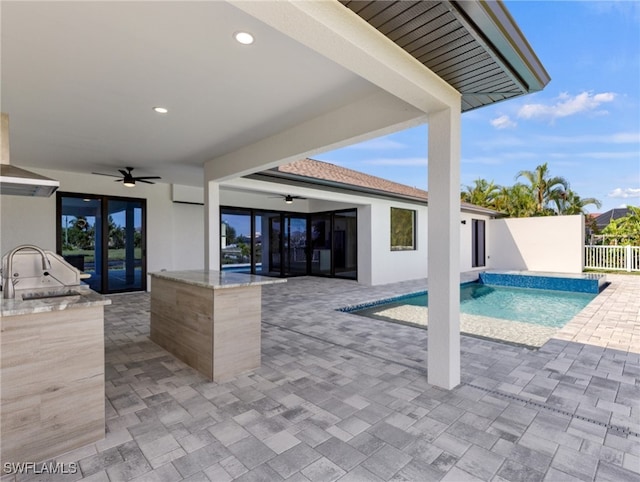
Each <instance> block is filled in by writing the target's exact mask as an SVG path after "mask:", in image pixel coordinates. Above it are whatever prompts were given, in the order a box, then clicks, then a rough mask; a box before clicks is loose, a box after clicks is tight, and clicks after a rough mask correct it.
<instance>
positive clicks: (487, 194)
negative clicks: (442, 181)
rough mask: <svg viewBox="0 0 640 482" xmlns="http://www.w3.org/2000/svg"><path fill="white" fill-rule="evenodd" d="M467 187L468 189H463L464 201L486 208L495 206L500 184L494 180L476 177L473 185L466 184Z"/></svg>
mask: <svg viewBox="0 0 640 482" xmlns="http://www.w3.org/2000/svg"><path fill="white" fill-rule="evenodd" d="M465 188H466V191H463V192H462V196H461V198H462V200H463V201H464V202H468V203H471V204H475V205H476V206H482V207H485V208H494V206H495V198H496V195H497V194H498V192H500V186H496V185H495V184H494V183H493V181H487V180H486V179H476V180H475V181H473V186H465Z"/></svg>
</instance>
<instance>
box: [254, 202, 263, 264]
mask: <svg viewBox="0 0 640 482" xmlns="http://www.w3.org/2000/svg"><path fill="white" fill-rule="evenodd" d="M252 241H253V266H254V273H257V274H261V273H262V272H263V271H262V248H263V246H262V216H261V215H254V216H253V240H252Z"/></svg>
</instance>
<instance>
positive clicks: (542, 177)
mask: <svg viewBox="0 0 640 482" xmlns="http://www.w3.org/2000/svg"><path fill="white" fill-rule="evenodd" d="M521 177H524V178H525V179H526V180H527V181H529V184H530V187H531V190H532V192H533V195H534V198H535V201H536V215H538V216H544V215H548V214H552V213H553V211H552V210H551V208H550V207H549V205H550V204H551V203H552V202H553V201H554V200H555V199H558V198H559V197H561V196H563V195H564V193H565V191H566V190H567V189H569V182H568V181H567V180H566V179H565V178H563V177H560V176H555V177H551V176H550V174H549V167H548V166H547V163H546V162H545V163H544V164H541V165H539V166H537V167H536V170H535V171H520V172H519V173H518V174H517V175H516V180H517V179H519V178H521Z"/></svg>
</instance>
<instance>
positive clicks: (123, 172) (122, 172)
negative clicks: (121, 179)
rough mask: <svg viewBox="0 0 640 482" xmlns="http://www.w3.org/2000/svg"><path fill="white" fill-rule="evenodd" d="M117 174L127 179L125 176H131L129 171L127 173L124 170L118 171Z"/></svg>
mask: <svg viewBox="0 0 640 482" xmlns="http://www.w3.org/2000/svg"><path fill="white" fill-rule="evenodd" d="M118 172H119V173H120V174H122V175H123V176H125V177H127V176H130V175H131V171H129V172H127V171H125V170H124V169H118Z"/></svg>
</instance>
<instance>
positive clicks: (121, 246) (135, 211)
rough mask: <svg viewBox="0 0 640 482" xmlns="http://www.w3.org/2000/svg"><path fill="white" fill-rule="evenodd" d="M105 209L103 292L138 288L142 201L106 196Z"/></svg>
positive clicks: (141, 250)
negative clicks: (106, 231)
mask: <svg viewBox="0 0 640 482" xmlns="http://www.w3.org/2000/svg"><path fill="white" fill-rule="evenodd" d="M107 212H108V218H107V226H108V238H107V244H106V246H107V291H108V292H109V293H115V292H118V291H136V290H141V289H142V286H143V279H142V275H143V271H144V270H143V266H142V252H143V245H142V232H143V230H142V212H143V201H136V200H114V199H108V198H107ZM145 278H146V275H145Z"/></svg>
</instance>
